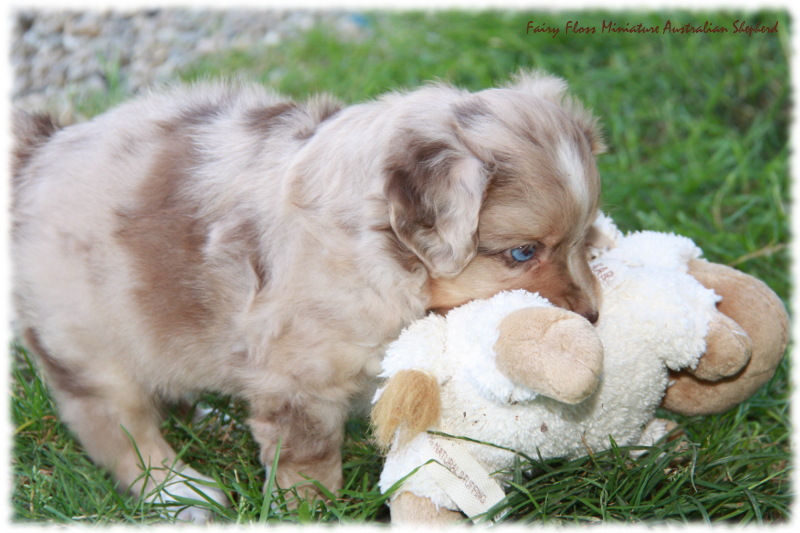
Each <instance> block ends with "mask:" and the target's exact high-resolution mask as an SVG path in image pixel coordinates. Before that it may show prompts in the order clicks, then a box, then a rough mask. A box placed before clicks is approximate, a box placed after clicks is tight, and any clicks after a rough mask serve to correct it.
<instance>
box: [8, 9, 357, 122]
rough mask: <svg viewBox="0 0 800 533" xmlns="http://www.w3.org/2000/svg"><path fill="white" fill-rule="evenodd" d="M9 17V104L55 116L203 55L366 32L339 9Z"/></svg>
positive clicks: (163, 77)
mask: <svg viewBox="0 0 800 533" xmlns="http://www.w3.org/2000/svg"><path fill="white" fill-rule="evenodd" d="M12 17H13V21H12V22H13V36H12V42H11V65H12V69H13V72H14V80H13V86H12V101H13V103H14V105H15V106H16V107H19V108H22V109H31V110H42V109H47V110H49V111H50V112H52V113H56V114H65V113H66V114H69V113H70V108H71V103H72V102H74V101H76V100H77V99H79V98H81V97H82V96H84V95H88V94H93V93H95V94H96V93H97V92H98V91H105V90H107V89H108V88H109V86H110V84H111V82H112V81H114V82H115V83H120V84H121V85H122V89H123V90H124V91H125V93H126V94H134V93H136V92H137V91H139V90H141V89H142V88H144V87H147V86H149V85H152V84H153V83H157V82H163V81H167V80H170V79H172V78H174V76H175V74H176V72H177V71H179V70H180V69H182V68H185V67H186V66H187V65H190V64H192V63H193V62H196V61H197V60H199V59H200V58H202V57H203V56H206V55H209V54H214V53H219V52H221V51H224V50H230V49H249V48H252V47H258V46H263V47H267V48H268V47H271V46H277V45H279V44H280V43H281V42H283V41H285V40H286V39H291V38H297V37H298V36H301V35H302V34H303V32H306V31H308V30H309V29H310V28H312V27H313V26H315V25H317V24H325V25H327V26H329V27H334V28H335V29H336V31H337V32H338V33H339V34H340V35H343V36H353V37H356V36H358V35H359V33H360V32H361V31H362V28H361V26H360V24H359V22H360V20H359V17H358V15H355V14H352V13H347V12H341V11H338V12H333V11H292V10H286V11H268V10H263V11H256V10H248V9H241V10H213V9H199V10H192V9H148V10H138V11H100V10H97V11H54V10H35V9H21V10H17V11H15V12H13V14H12ZM112 76H113V77H115V78H116V80H111V79H110V77H112Z"/></svg>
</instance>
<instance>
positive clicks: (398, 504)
mask: <svg viewBox="0 0 800 533" xmlns="http://www.w3.org/2000/svg"><path fill="white" fill-rule="evenodd" d="M389 509H390V511H391V514H392V524H396V525H417V526H419V525H440V526H445V525H453V524H457V523H459V522H463V521H464V515H462V514H461V513H459V512H456V511H451V510H450V509H445V508H444V507H436V506H435V505H434V504H433V502H431V501H430V500H429V499H427V498H422V497H420V496H417V495H416V494H412V493H410V492H401V493H400V494H398V495H397V496H395V497H394V498H392V502H391V504H390V506H389Z"/></svg>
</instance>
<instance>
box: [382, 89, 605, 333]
mask: <svg viewBox="0 0 800 533" xmlns="http://www.w3.org/2000/svg"><path fill="white" fill-rule="evenodd" d="M406 105H408V106H409V111H408V115H407V117H408V119H407V121H406V122H405V124H401V127H400V135H398V137H397V138H396V142H395V144H394V147H393V149H392V155H391V156H390V157H389V159H388V160H387V163H386V167H385V168H386V173H387V184H386V194H387V198H388V200H389V213H390V221H391V224H392V228H393V230H394V231H395V233H396V234H397V236H398V238H399V240H400V241H401V242H402V243H403V244H404V245H405V246H407V247H408V248H409V249H410V250H411V251H412V252H413V253H414V254H415V255H416V256H417V257H418V258H419V259H420V260H421V261H422V262H423V264H424V265H425V266H426V268H427V269H428V271H429V273H430V278H431V279H430V291H431V298H430V304H429V307H430V308H431V309H434V310H437V311H441V312H444V311H447V310H449V309H451V308H453V307H456V306H458V305H461V304H463V303H465V302H467V301H469V300H472V299H475V298H487V297H490V296H492V295H493V294H495V293H497V292H499V291H502V290H511V289H526V290H528V291H531V292H538V293H540V294H541V295H542V296H544V297H546V298H548V299H549V300H550V301H551V302H553V303H554V304H555V305H558V306H560V307H564V308H566V309H570V310H572V311H575V312H577V313H579V314H581V315H583V316H584V317H586V318H587V319H589V320H590V321H592V322H594V321H595V320H596V319H597V296H596V286H595V283H596V282H595V278H594V276H593V275H592V273H591V271H590V269H589V265H588V259H587V250H586V246H585V243H586V238H587V234H588V232H589V229H590V226H591V224H592V222H593V221H594V219H595V217H596V214H597V209H598V201H599V193H600V179H599V175H598V172H597V168H596V166H595V161H594V154H597V153H599V152H601V151H602V150H603V144H602V140H601V138H600V135H599V133H598V131H597V127H596V123H595V120H594V118H593V117H592V116H591V115H590V114H589V113H588V112H587V111H586V110H584V109H583V108H582V107H581V106H580V104H578V103H577V102H576V101H574V100H572V99H570V98H568V97H567V96H566V84H565V83H564V82H563V81H562V80H560V79H558V78H553V77H551V76H547V75H544V74H540V73H527V74H521V75H520V76H518V77H517V78H516V79H515V80H514V81H513V83H511V84H510V85H508V86H506V87H503V88H499V89H490V90H486V91H482V92H479V93H474V94H469V93H465V92H460V91H456V90H454V89H452V88H447V87H441V86H438V87H431V88H428V89H423V90H422V91H420V92H419V93H417V94H415V95H412V96H411V97H410V98H409V101H408V102H407V103H406Z"/></svg>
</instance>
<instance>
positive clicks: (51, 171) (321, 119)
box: [12, 72, 602, 521]
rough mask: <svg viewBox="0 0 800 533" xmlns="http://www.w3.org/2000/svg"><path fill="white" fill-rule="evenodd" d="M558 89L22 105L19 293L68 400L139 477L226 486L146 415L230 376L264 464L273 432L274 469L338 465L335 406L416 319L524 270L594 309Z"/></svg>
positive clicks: (570, 109) (581, 196) (87, 432)
mask: <svg viewBox="0 0 800 533" xmlns="http://www.w3.org/2000/svg"><path fill="white" fill-rule="evenodd" d="M565 92H566V84H565V83H564V82H563V81H562V80H560V79H558V78H554V77H550V76H547V75H545V74H542V73H537V72H532V73H523V74H520V75H519V76H517V77H516V78H515V79H513V80H512V81H511V82H510V83H509V84H508V85H506V86H504V87H501V88H497V89H489V90H485V91H481V92H477V93H469V92H465V91H462V90H459V89H456V88H454V87H451V86H448V85H444V84H434V85H429V86H426V87H423V88H421V89H418V90H416V91H412V92H407V93H392V94H388V95H386V96H384V97H382V98H380V99H379V100H377V101H372V102H368V103H364V104H361V105H354V106H351V107H342V106H340V105H339V104H338V103H337V102H335V101H333V100H332V99H330V98H322V97H320V98H314V99H311V100H309V101H308V102H306V103H302V104H301V103H296V102H294V101H291V100H287V99H285V98H282V97H280V96H278V95H275V94H273V93H270V92H268V91H266V90H264V89H262V88H259V87H256V86H247V85H242V84H239V85H226V84H206V85H198V86H193V87H188V88H186V87H184V88H172V89H169V90H166V91H163V92H158V93H153V94H149V95H146V96H143V97H141V98H139V99H137V100H134V101H131V102H129V103H127V104H124V105H122V106H120V107H118V108H116V109H114V110H111V111H109V112H107V113H105V114H103V115H100V116H98V117H96V118H95V119H93V120H91V121H89V122H86V123H82V124H78V125H73V126H70V127H66V128H63V129H59V128H58V127H57V126H55V125H54V124H53V123H52V122H50V121H49V120H47V119H46V118H42V117H30V116H17V117H16V119H15V122H16V124H15V127H16V130H17V146H16V149H15V160H14V169H13V173H14V176H13V180H14V183H13V206H12V210H13V218H12V233H13V235H12V241H13V244H12V246H13V250H12V257H13V265H14V299H15V305H16V308H17V318H18V326H19V328H20V335H21V337H22V339H23V340H24V342H25V343H26V345H27V347H28V348H29V349H30V350H31V351H32V352H33V353H34V354H35V356H36V357H37V359H38V361H39V363H40V366H41V370H42V372H43V373H44V375H45V376H46V378H47V380H48V382H49V385H50V387H51V389H52V392H53V395H54V397H55V399H56V401H57V403H58V406H59V411H60V416H61V417H62V418H63V420H64V422H66V424H67V425H68V426H69V427H70V429H71V430H72V431H73V432H74V433H75V434H76V435H77V437H78V439H79V440H80V442H81V443H82V445H83V446H84V447H85V449H86V451H87V452H88V453H89V455H90V456H91V457H92V459H93V460H94V461H95V462H96V463H98V464H100V465H103V466H104V467H106V468H108V469H110V470H111V471H112V472H113V474H114V475H115V476H116V478H117V479H118V480H119V481H120V482H121V485H122V486H124V487H127V488H129V489H130V490H132V491H133V492H135V493H143V494H147V493H149V492H154V489H155V490H156V492H154V493H153V494H151V496H150V497H151V498H152V499H155V500H158V501H170V494H172V495H178V496H188V497H191V498H195V499H197V498H198V496H197V495H196V492H195V490H194V489H197V488H199V489H201V490H203V492H205V493H206V494H207V495H209V497H211V498H213V499H215V500H217V501H219V502H224V501H226V496H225V495H224V494H223V493H222V492H221V491H218V490H217V489H214V488H208V487H206V486H202V487H201V486H200V485H202V480H205V479H207V478H204V477H203V476H202V475H200V474H199V473H197V472H196V471H194V470H192V469H191V468H190V467H188V466H186V465H185V464H183V463H182V462H180V461H178V460H177V459H176V454H175V452H174V451H173V449H172V448H171V447H170V446H169V445H168V444H167V442H166V441H165V440H164V439H163V438H162V436H161V433H160V431H159V423H160V421H161V413H162V410H161V407H162V404H163V403H165V402H173V401H177V400H179V399H181V398H184V397H186V396H187V395H191V394H193V393H196V392H198V391H215V392H219V393H223V394H231V395H235V396H238V397H242V398H244V399H246V400H247V401H248V402H249V406H250V413H249V420H248V423H249V426H250V429H251V431H252V433H253V434H254V436H255V438H256V439H257V441H258V443H259V444H260V447H261V460H262V461H263V462H264V464H265V465H271V464H272V461H273V458H274V455H275V452H276V449H277V447H278V444H279V442H280V443H281V444H280V446H281V447H280V455H279V462H278V467H277V468H278V469H277V473H276V474H277V481H278V484H279V485H280V486H282V487H284V488H286V487H290V486H292V485H295V484H298V483H302V482H303V481H304V480H306V476H307V477H310V478H313V479H316V480H319V481H320V482H321V483H323V484H324V485H325V486H327V487H329V488H330V489H334V490H335V489H336V488H338V487H340V485H341V481H342V474H341V457H340V444H341V441H342V434H343V424H344V421H345V418H346V416H347V414H348V408H349V405H350V404H351V401H352V400H353V399H354V398H355V397H357V396H358V395H359V394H363V393H365V391H367V390H369V386H370V383H371V381H372V379H373V378H374V376H375V375H376V373H377V371H378V370H379V361H380V358H381V355H382V352H383V349H384V347H385V346H386V345H387V343H388V342H389V341H391V340H392V339H394V338H395V337H396V336H397V335H398V333H399V332H400V330H401V329H402V328H403V327H404V326H405V325H406V324H408V323H409V322H411V321H412V320H414V319H417V318H420V317H421V316H423V315H424V314H425V313H426V312H427V311H429V310H435V311H438V312H446V311H447V310H448V309H450V308H452V307H454V306H457V305H460V304H462V303H464V302H467V301H469V300H471V299H474V298H484V297H488V296H491V295H492V294H494V293H496V292H498V291H501V290H505V289H516V288H521V289H527V290H529V291H534V292H539V293H541V294H542V295H544V296H545V297H547V298H549V299H550V300H551V301H552V302H554V303H555V304H557V305H559V306H562V307H565V308H567V309H571V310H573V311H576V312H578V313H580V314H582V315H583V316H585V317H586V318H587V319H588V320H590V321H595V320H596V319H597V301H596V296H595V286H594V277H593V276H592V275H591V273H590V271H589V267H588V264H587V257H586V249H585V240H586V238H587V233H588V231H589V228H590V225H591V224H592V222H593V221H594V219H595V216H596V212H597V208H598V196H599V188H600V185H599V177H598V172H597V169H596V166H595V161H594V157H593V154H596V153H598V152H600V151H601V150H602V141H601V139H600V135H599V133H598V130H597V127H596V124H595V119H594V118H593V117H592V116H591V115H590V113H589V112H587V111H586V110H585V109H584V108H582V107H581V105H580V104H579V103H578V102H576V101H574V100H572V99H570V98H568V97H567V96H566V94H565ZM134 445H135V446H134ZM142 463H144V464H142ZM146 466H151V467H158V468H155V469H153V470H152V471H151V472H150V473H149V474H148V475H147V476H143V475H142V472H143V471H142V468H143V467H146ZM161 467H165V468H161ZM172 472H178V473H179V475H178V476H177V477H178V478H180V479H178V481H170V480H173V478H175V476H174V475H172V477H170V475H171V473H172ZM184 478H191V479H194V480H201V481H200V483H198V482H197V481H195V482H194V484H195V485H196V486H195V487H192V486H191V485H192V481H189V480H186V479H184ZM165 484H166V485H167V486H166V487H164V485H165ZM157 489H160V492H159V491H157ZM178 518H181V519H186V520H195V521H203V520H205V519H206V518H207V515H206V513H205V512H204V511H202V510H200V509H193V508H188V509H183V510H182V511H180V512H179V513H178Z"/></svg>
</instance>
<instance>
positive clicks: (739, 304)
mask: <svg viewBox="0 0 800 533" xmlns="http://www.w3.org/2000/svg"><path fill="white" fill-rule="evenodd" d="M689 273H690V274H691V275H692V276H694V277H695V278H696V279H697V280H698V281H699V282H700V283H702V284H703V285H704V286H705V287H707V288H710V289H713V290H714V291H715V292H716V293H717V294H719V295H720V296H722V301H721V302H720V303H719V304H718V305H717V307H718V309H719V311H720V312H721V313H723V314H724V315H726V316H728V317H729V318H730V319H731V320H733V321H734V322H735V323H736V325H737V326H738V327H739V328H741V329H742V330H743V331H744V332H745V333H747V336H748V338H749V339H750V345H751V347H752V349H751V355H750V361H749V362H747V363H746V365H744V368H742V369H741V370H740V371H738V372H736V373H734V374H732V375H727V376H726V377H722V378H721V379H718V380H716V381H711V380H709V379H704V378H703V377H702V376H703V375H706V376H715V375H723V376H724V375H725V374H727V373H729V372H730V370H731V369H735V367H736V366H737V364H738V362H736V361H739V360H740V359H741V357H742V354H741V347H737V346H736V344H735V343H734V345H733V346H732V347H731V346H729V347H728V349H722V350H720V349H716V350H713V349H712V350H711V353H709V354H707V356H708V357H709V359H708V361H707V362H704V361H703V359H705V358H706V357H707V356H703V358H702V359H701V360H700V361H701V362H700V365H699V366H698V368H701V372H700V374H698V372H697V370H695V372H694V373H692V372H688V371H681V372H673V373H671V375H670V377H671V381H672V384H671V385H670V386H669V387H668V388H667V391H666V394H665V396H664V401H663V406H664V407H665V408H667V409H669V410H671V411H674V412H676V413H681V414H685V415H707V414H714V413H721V412H723V411H726V410H728V409H730V408H731V407H733V406H735V405H737V404H739V403H741V402H743V401H744V400H746V399H747V398H749V397H750V396H751V395H752V394H753V393H755V392H756V391H757V390H758V389H759V388H760V387H761V386H762V385H763V384H764V383H765V382H766V381H767V380H769V378H771V377H772V375H773V374H774V373H775V369H776V368H777V366H778V363H779V362H780V360H781V358H782V357H783V353H784V351H785V350H786V344H787V342H788V330H789V317H788V314H787V313H786V308H785V307H784V305H783V302H781V300H780V298H778V296H777V295H776V294H775V293H774V292H773V291H772V290H771V289H770V288H769V287H767V285H766V284H764V283H763V282H761V281H759V280H758V279H756V278H754V277H752V276H749V275H747V274H744V273H743V272H739V271H738V270H735V269H733V268H730V267H726V266H724V265H719V264H716V263H709V262H707V261H701V260H693V261H691V262H690V263H689ZM720 369H722V370H720Z"/></svg>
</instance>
